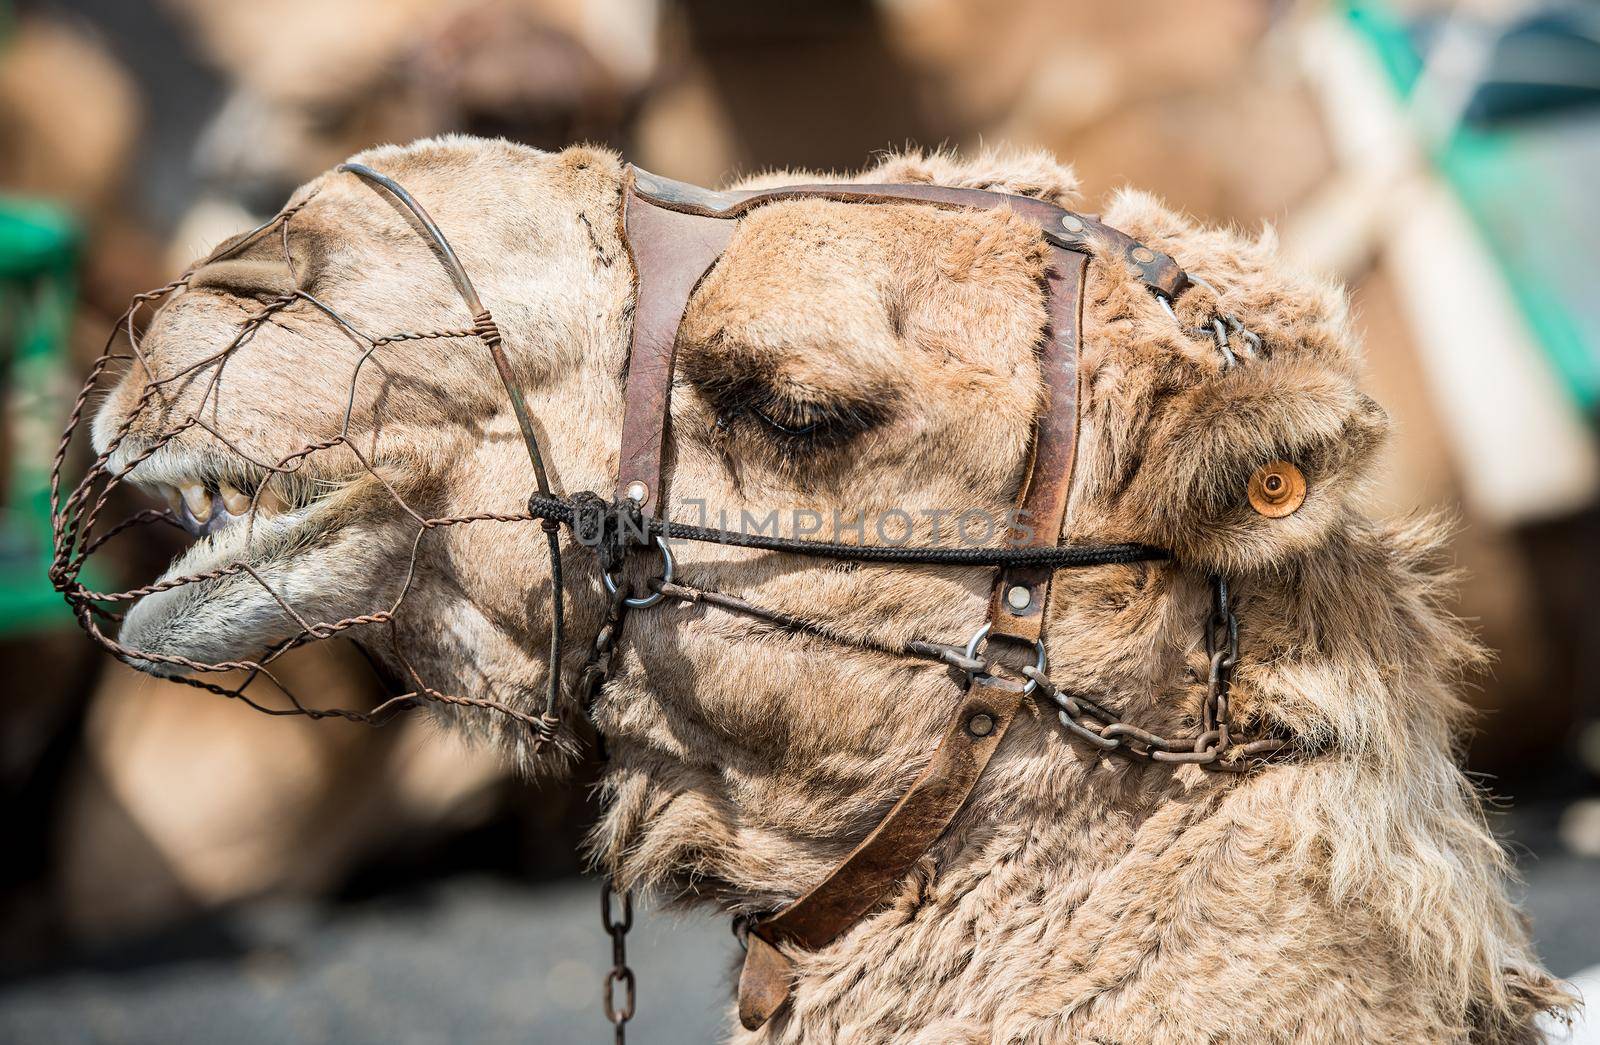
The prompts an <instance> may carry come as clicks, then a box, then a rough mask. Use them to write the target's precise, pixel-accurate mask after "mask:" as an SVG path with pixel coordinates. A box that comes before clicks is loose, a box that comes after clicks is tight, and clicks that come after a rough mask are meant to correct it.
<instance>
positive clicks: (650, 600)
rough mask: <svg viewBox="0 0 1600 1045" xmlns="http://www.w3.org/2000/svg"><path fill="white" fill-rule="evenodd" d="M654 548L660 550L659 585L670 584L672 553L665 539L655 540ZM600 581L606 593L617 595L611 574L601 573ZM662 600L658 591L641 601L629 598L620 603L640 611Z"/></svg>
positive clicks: (662, 596) (615, 584) (662, 597)
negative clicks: (602, 582) (603, 584)
mask: <svg viewBox="0 0 1600 1045" xmlns="http://www.w3.org/2000/svg"><path fill="white" fill-rule="evenodd" d="M656 547H657V548H660V549H661V583H662V584H671V583H672V552H671V551H670V550H669V549H668V548H667V542H666V539H665V538H662V537H657V538H656ZM600 579H601V580H602V581H604V582H605V585H606V591H607V592H608V593H609V594H611V595H615V594H616V593H617V582H616V581H614V580H612V579H611V574H609V573H606V572H604V571H602V572H601V574H600ZM664 598H666V596H664V595H662V594H661V593H660V592H659V591H653V592H651V593H650V594H649V595H646V596H645V597H644V598H642V599H639V598H631V597H630V598H626V599H623V600H622V602H623V605H625V606H628V607H629V608H631V609H636V610H642V609H644V608H645V607H647V606H654V605H655V604H656V603H658V602H660V601H661V600H662V599H664Z"/></svg>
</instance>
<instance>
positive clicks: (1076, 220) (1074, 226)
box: [1061, 214, 1083, 232]
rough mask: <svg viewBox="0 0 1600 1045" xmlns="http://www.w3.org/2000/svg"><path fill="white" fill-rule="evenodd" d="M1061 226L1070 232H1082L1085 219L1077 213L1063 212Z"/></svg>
mask: <svg viewBox="0 0 1600 1045" xmlns="http://www.w3.org/2000/svg"><path fill="white" fill-rule="evenodd" d="M1061 227H1062V228H1064V229H1066V230H1067V231H1068V232H1082V231H1083V219H1082V218H1080V217H1078V216H1077V215H1076V214H1063V215H1061Z"/></svg>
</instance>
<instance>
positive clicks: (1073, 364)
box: [989, 247, 1089, 646]
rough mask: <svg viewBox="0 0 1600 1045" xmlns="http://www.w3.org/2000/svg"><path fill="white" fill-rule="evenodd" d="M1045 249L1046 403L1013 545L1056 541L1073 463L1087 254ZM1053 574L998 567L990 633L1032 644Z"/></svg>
mask: <svg viewBox="0 0 1600 1045" xmlns="http://www.w3.org/2000/svg"><path fill="white" fill-rule="evenodd" d="M1050 253H1051V255H1052V256H1051V265H1050V274H1049V276H1048V277H1047V280H1048V288H1049V297H1048V300H1049V308H1050V329H1049V331H1048V334H1047V336H1046V338H1045V341H1044V345H1043V347H1042V348H1041V350H1040V352H1039V369H1040V376H1041V379H1042V383H1043V385H1044V394H1045V396H1046V401H1045V403H1044V405H1043V408H1042V409H1041V410H1040V412H1039V417H1038V420H1037V421H1036V422H1035V424H1034V432H1033V451H1032V461H1031V463H1030V465H1029V469H1028V476H1027V478H1026V479H1025V480H1024V483H1023V488H1022V495H1021V497H1020V498H1019V499H1018V501H1017V524H1016V525H1014V526H1013V527H1012V528H1011V532H1010V533H1009V534H1008V535H1007V543H1008V544H1009V545H1010V546H1011V547H1033V548H1053V547H1055V546H1056V545H1057V544H1058V543H1060V541H1061V527H1062V525H1063V523H1065V521H1066V517H1067V497H1068V495H1069V494H1070V493H1071V492H1072V470H1073V465H1074V464H1075V463H1076V461H1077V450H1078V345H1079V337H1080V332H1081V330H1082V327H1083V281H1084V276H1085V274H1086V273H1087V271H1088V266H1089V259H1088V258H1087V257H1086V256H1084V255H1082V254H1078V253H1074V252H1072V251H1067V250H1062V249H1061V248H1060V247H1053V248H1052V249H1051V252H1050ZM1054 576H1055V573H1054V571H1052V570H1051V569H1050V568H1049V567H1047V566H1034V567H1012V568H1010V569H1006V570H1002V571H1000V576H999V577H998V578H996V581H995V587H994V597H993V600H992V601H991V602H990V604H989V622H990V628H989V638H990V639H991V640H993V639H1001V638H1004V639H1014V640H1016V641H1018V642H1025V643H1027V644H1028V645H1030V646H1032V645H1033V644H1034V643H1037V642H1038V641H1039V640H1040V636H1041V634H1042V633H1043V629H1044V612H1045V607H1046V606H1048V605H1049V604H1050V580H1051V578H1052V577H1054Z"/></svg>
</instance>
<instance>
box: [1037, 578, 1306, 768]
mask: <svg viewBox="0 0 1600 1045" xmlns="http://www.w3.org/2000/svg"><path fill="white" fill-rule="evenodd" d="M1211 583H1212V593H1213V602H1212V607H1211V613H1210V615H1209V616H1208V617H1207V619H1206V626H1205V645H1206V662H1207V674H1206V701H1205V705H1204V706H1203V708H1202V709H1201V713H1200V728H1199V730H1198V731H1197V732H1196V733H1195V735H1194V736H1192V737H1185V738H1182V739H1178V740H1171V739H1168V738H1167V737H1164V736H1161V735H1160V734H1159V733H1152V732H1151V731H1150V730H1147V729H1143V728H1141V727H1139V726H1136V725H1134V724H1133V723H1131V722H1124V721H1123V720H1122V719H1120V718H1118V717H1117V715H1116V714H1115V713H1114V712H1112V711H1111V710H1110V709H1109V708H1107V707H1105V705H1103V704H1100V703H1099V702H1097V701H1095V700H1093V699H1091V698H1089V697H1086V696H1083V695H1082V694H1078V693H1067V692H1065V691H1063V690H1062V689H1060V688H1059V687H1058V686H1056V684H1055V683H1053V682H1051V681H1050V679H1049V678H1048V677H1047V676H1046V675H1045V674H1044V672H1042V671H1039V670H1038V669H1036V668H1033V667H1026V668H1023V669H1022V673H1023V674H1024V675H1027V676H1028V677H1029V678H1030V679H1032V680H1033V681H1035V682H1037V683H1038V684H1039V692H1040V693H1041V694H1042V695H1043V696H1045V697H1046V698H1048V699H1049V700H1050V702H1051V703H1052V704H1054V705H1055V706H1056V708H1057V709H1058V710H1057V717H1058V718H1059V719H1060V720H1061V724H1062V726H1064V727H1066V729H1067V731H1068V732H1069V733H1071V734H1072V735H1074V736H1076V737H1078V738H1079V739H1080V740H1085V741H1087V742H1088V743H1090V744H1092V745H1094V746H1095V747H1097V748H1099V749H1100V750H1101V751H1108V752H1115V753H1117V754H1119V755H1124V756H1126V757H1129V758H1134V759H1142V760H1144V761H1149V762H1168V763H1189V764H1191V765H1197V766H1200V767H1201V768H1203V769H1210V770H1214V771H1216V772H1223V773H1243V772H1247V771H1248V770H1249V769H1250V768H1251V766H1252V760H1255V761H1260V760H1264V759H1270V758H1273V757H1276V756H1278V755H1280V754H1283V753H1285V752H1287V751H1288V750H1289V749H1290V748H1291V746H1292V744H1291V742H1290V741H1288V740H1279V739H1274V738H1269V739H1262V740H1250V741H1244V740H1239V739H1237V738H1236V736H1235V731H1234V726H1233V720H1232V717H1231V714H1230V708H1229V695H1230V692H1231V690H1232V686H1233V673H1234V669H1235V668H1236V667H1237V666H1238V663H1239V619H1238V617H1236V616H1235V615H1234V613H1233V607H1232V605H1231V604H1230V598H1229V592H1228V583H1227V581H1225V580H1223V579H1222V578H1220V577H1216V578H1213V579H1212V582H1211Z"/></svg>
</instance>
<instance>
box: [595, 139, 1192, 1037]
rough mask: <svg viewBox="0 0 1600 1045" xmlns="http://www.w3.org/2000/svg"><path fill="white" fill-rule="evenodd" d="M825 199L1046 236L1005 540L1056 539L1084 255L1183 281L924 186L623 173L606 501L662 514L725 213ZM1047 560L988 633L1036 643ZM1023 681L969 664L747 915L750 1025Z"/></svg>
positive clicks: (857, 900) (1130, 256)
mask: <svg viewBox="0 0 1600 1045" xmlns="http://www.w3.org/2000/svg"><path fill="white" fill-rule="evenodd" d="M797 199H827V200H836V201H840V202H845V203H861V204H874V203H920V204H927V205H931V206H939V207H946V208H967V209H991V208H996V207H1008V208H1010V209H1011V210H1012V211H1013V212H1015V213H1017V214H1019V215H1021V216H1022V217H1025V218H1027V219H1028V220H1030V221H1032V222H1034V223H1035V224H1036V225H1038V227H1039V229H1040V231H1041V233H1042V234H1043V235H1044V238H1045V240H1046V242H1047V243H1048V244H1049V247H1050V264H1049V271H1048V275H1047V302H1048V303H1047V308H1048V315H1049V327H1048V329H1047V331H1046V334H1045V337H1044V340H1043V344H1042V346H1041V348H1040V368H1041V371H1042V375H1043V382H1044V388H1045V393H1046V400H1045V403H1044V406H1043V408H1042V409H1041V410H1040V412H1039V414H1038V417H1037V420H1036V422H1035V425H1034V430H1033V438H1032V450H1031V455H1030V461H1029V466H1028V472H1027V476H1026V478H1025V480H1024V482H1023V484H1022V490H1021V493H1020V495H1019V497H1018V501H1017V510H1018V516H1017V517H1018V518H1019V519H1022V520H1029V521H1031V523H1032V525H1031V526H1029V527H1028V530H1030V531H1031V536H1030V535H1029V534H1027V533H1024V532H1023V531H1021V530H1016V529H1014V530H1013V531H1012V533H1011V534H1010V538H1011V544H1012V545H1013V546H1019V545H1024V544H1028V543H1032V544H1033V545H1035V546H1041V547H1050V546H1054V545H1056V544H1057V543H1058V542H1059V540H1060V537H1061V531H1062V525H1063V522H1064V520H1065V517H1066V510H1067V498H1068V493H1069V491H1070V489H1071V484H1072V471H1073V461H1074V457H1075V449H1076V445H1077V437H1078V344H1079V333H1080V329H1081V326H1082V314H1083V285H1084V277H1085V274H1086V270H1087V268H1088V263H1089V260H1090V258H1091V257H1097V258H1101V259H1110V260H1112V261H1117V262H1122V263H1125V264H1127V265H1129V266H1131V267H1132V269H1133V270H1134V272H1135V273H1137V275H1138V278H1139V279H1140V280H1141V281H1142V282H1144V283H1145V284H1146V285H1147V286H1148V287H1149V288H1150V289H1151V290H1152V291H1154V292H1155V293H1157V294H1158V295H1160V296H1161V297H1163V298H1165V299H1167V300H1169V301H1170V300H1171V299H1172V298H1175V297H1176V296H1177V295H1179V294H1180V293H1182V292H1183V290H1184V289H1185V288H1186V287H1187V286H1188V283H1189V281H1188V278H1187V277H1186V276H1185V275H1184V272H1183V270H1182V269H1180V268H1179V267H1178V265H1177V263H1176V262H1174V261H1173V260H1172V259H1171V258H1170V257H1168V256H1167V255H1165V254H1162V253H1160V252H1158V251H1155V250H1152V249H1150V248H1149V247H1146V246H1144V245H1142V244H1140V243H1138V242H1136V241H1134V240H1133V239H1131V238H1130V237H1128V236H1127V235H1125V234H1123V233H1121V232H1119V231H1117V230H1116V229H1113V228H1110V227H1109V226H1107V225H1104V224H1102V223H1101V222H1099V221H1097V220H1095V219H1093V218H1091V217H1088V216H1085V215H1081V214H1074V213H1073V212H1071V211H1068V210H1065V209H1063V208H1061V207H1057V206H1054V205H1053V204H1050V203H1047V202H1045V201H1043V200H1038V199H1032V198H1028V197H1023V196H1013V195H1007V194H1003V193H998V192H987V191H982V190H977V189H961V188H948V187H943V186H934V185H866V184H860V185H858V184H841V185H800V186H794V187H788V188H781V189H773V190H768V191H754V192H712V191H709V190H706V189H701V188H698V187H696V186H692V185H687V184H684V183H682V182H676V181H671V180H668V179H666V178H662V177H659V176H657V175H653V174H649V173H647V172H645V171H642V170H639V169H638V168H630V171H629V175H628V177H627V179H626V182H625V188H624V193H623V211H622V222H623V238H624V240H625V242H626V243H627V245H628V250H629V253H630V255H631V256H632V259H633V263H634V268H635V272H636V274H637V275H636V278H637V290H636V299H635V305H634V324H633V334H632V343H631V347H630V351H629V355H628V373H627V386H626V392H625V399H624V407H623V420H622V443H621V463H620V467H619V472H618V476H617V486H616V496H617V498H619V499H622V498H626V499H628V500H631V501H632V502H633V503H635V504H636V505H637V506H638V509H639V511H640V512H641V513H642V514H643V515H644V516H645V517H646V518H653V517H656V516H659V515H660V514H661V513H662V504H663V501H662V490H663V482H664V475H663V472H662V458H663V447H664V444H665V440H666V430H667V419H668V415H669V413H670V402H669V400H670V394H671V387H672V379H673V371H674V366H673V363H674V355H675V352H676V345H677V339H678V330H679V327H680V325H681V324H682V322H683V317H684V313H685V311H686V310H687V309H688V305H689V299H690V296H691V295H692V294H693V292H694V289H695V288H696V287H697V286H698V285H699V283H700V281H701V279H702V278H703V277H704V276H705V274H706V273H707V272H708V271H710V269H711V267H712V266H713V265H714V264H715V263H716V261H717V259H718V258H719V257H721V256H722V253H723V251H724V250H725V249H726V247H727V245H728V242H729V240H730V239H731V238H732V236H733V232H734V230H735V228H736V223H735V220H734V219H737V218H739V217H741V216H743V215H745V214H748V213H750V212H751V211H752V210H754V209H755V208H757V207H760V206H764V205H766V204H769V203H777V202H782V201H785V200H797ZM1053 575H1054V569H1053V568H1052V567H1051V566H1049V565H1010V566H1004V567H1002V568H1001V569H1000V570H999V573H998V576H997V578H996V581H995V586H994V594H993V597H992V598H991V600H990V606H989V636H990V638H991V639H1003V640H1008V641H1012V642H1016V643H1021V644H1023V645H1024V646H1026V647H1030V648H1031V647H1033V646H1034V644H1036V643H1038V642H1039V641H1040V636H1041V633H1042V629H1043V626H1044V614H1045V608H1046V607H1047V606H1048V605H1049V596H1050V582H1051V577H1052V576H1053ZM1031 688H1032V687H1031V686H1024V684H1022V683H1020V682H1017V681H1013V680H1011V679H1006V678H1001V677H998V676H993V675H987V674H974V675H973V676H972V678H971V681H970V683H969V684H968V687H967V691H966V694H965V696H964V697H963V699H962V700H961V702H960V704H959V705H958V706H957V707H956V709H955V712H954V714H953V715H952V716H951V718H950V721H949V725H948V726H947V728H946V729H945V733H944V738H943V740H942V741H941V742H940V744H939V747H938V749H937V750H936V752H935V753H934V756H933V759H932V760H931V761H930V762H929V764H928V766H927V767H926V768H925V769H924V770H923V771H922V773H921V774H920V775H919V776H918V777H917V778H916V780H915V781H913V782H912V784H911V787H910V788H909V790H907V791H906V793H905V794H904V795H902V796H901V798H900V799H899V801H898V802H896V803H895V804H894V806H893V808H891V809H890V810H889V812H888V813H887V814H886V815H885V816H884V818H883V820H882V821H881V822H880V823H879V824H878V825H877V827H875V828H873V830H872V832H871V833H870V834H868V835H867V837H866V838H865V839H863V840H862V842H861V843H860V844H859V845H858V846H856V848H855V850H854V851H852V852H851V853H850V855H849V856H847V857H845V859H844V860H843V861H842V862H841V863H840V864H839V865H838V866H837V867H835V868H834V870H833V871H832V872H831V873H830V874H829V875H828V876H827V877H826V878H824V879H823V880H822V881H821V882H819V883H818V884H817V885H816V886H814V887H813V888H812V889H811V890H810V891H809V892H807V893H806V894H805V895H803V896H801V897H800V898H799V899H797V900H795V901H794V902H793V903H792V904H790V905H789V906H787V907H785V908H783V909H782V910H780V911H778V912H776V913H775V914H772V915H769V916H767V917H764V918H759V919H755V920H753V921H750V922H748V923H746V924H745V925H744V926H743V928H744V930H745V931H744V932H743V933H742V934H741V935H742V938H743V939H744V942H745V960H744V968H743V970H742V972H741V974H740V977H739V1019H740V1021H741V1022H742V1023H743V1024H744V1026H745V1027H746V1028H748V1029H750V1030H755V1029H757V1028H759V1027H761V1026H762V1025H763V1024H765V1023H766V1021H767V1020H768V1019H770V1018H771V1017H772V1015H773V1014H774V1013H776V1012H777V1011H778V1010H779V1009H780V1008H781V1007H782V1006H783V1005H784V1003H785V1002H786V1001H787V1000H788V998H789V995H790V993H791V991H792V989H793V965H792V962H791V961H790V960H789V959H788V958H787V957H786V956H785V955H784V954H783V952H782V951H781V950H780V949H779V946H778V945H780V944H782V945H784V946H787V947H791V948H801V949H804V950H817V949H820V948H822V947H825V946H827V945H828V944H829V943H831V942H832V941H833V940H835V939H836V938H837V937H838V936H839V935H840V934H842V933H844V932H845V931H846V930H848V929H849V928H850V927H851V926H853V925H854V924H856V922H858V921H859V920H860V919H861V918H862V917H863V916H865V915H866V914H867V913H869V912H870V911H871V910H872V909H873V908H874V907H876V906H877V905H878V904H879V902H880V901H881V900H882V899H883V897H884V895H885V894H886V893H887V891H888V890H889V889H890V888H891V887H893V885H894V884H895V883H896V882H898V881H900V880H902V879H903V878H904V877H905V875H906V874H907V872H909V871H910V869H911V867H912V866H913V865H914V864H915V863H916V862H917V860H918V859H920V858H921V857H922V855H923V854H924V853H926V852H927V851H928V849H929V848H930V847H931V846H932V845H933V844H934V843H935V842H936V841H937V840H938V839H939V837H940V836H941V835H942V834H943V833H944V831H945V829H946V828H947V827H948V826H949V825H950V822H951V821H952V820H953V819H954V818H955V816H956V814H957V813H958V812H959V811H960V810H961V808H962V807H963V806H964V805H965V804H966V801H967V798H968V797H969V796H970V795H971V793H972V789H973V788H974V787H975V786H976V785H977V782H978V779H979V778H980V777H981V776H982V775H983V771H984V768H985V767H986V766H987V765H988V764H989V759H990V758H991V757H992V756H993V754H994V752H995V749H996V748H997V747H999V745H1000V742H1001V740H1003V739H1004V737H1005V734H1006V731H1007V729H1008V728H1009V727H1010V725H1011V723H1012V721H1013V720H1014V719H1015V718H1016V715H1017V713H1018V711H1019V710H1020V709H1021V706H1022V701H1023V697H1024V694H1025V693H1026V692H1027V691H1029V690H1031Z"/></svg>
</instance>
